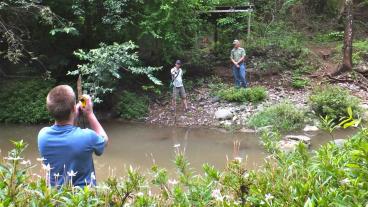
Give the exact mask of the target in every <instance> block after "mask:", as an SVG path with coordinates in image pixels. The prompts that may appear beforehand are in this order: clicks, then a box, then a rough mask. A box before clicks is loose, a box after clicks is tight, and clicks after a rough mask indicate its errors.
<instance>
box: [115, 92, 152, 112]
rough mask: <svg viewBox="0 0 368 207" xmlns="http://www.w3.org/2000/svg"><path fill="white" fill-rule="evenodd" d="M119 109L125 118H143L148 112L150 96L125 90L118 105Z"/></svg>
mask: <svg viewBox="0 0 368 207" xmlns="http://www.w3.org/2000/svg"><path fill="white" fill-rule="evenodd" d="M117 111H118V113H119V115H120V117H122V118H124V119H141V118H143V117H144V116H146V115H147V113H148V98H147V97H145V96H139V95H137V94H135V93H132V92H128V91H123V93H122V94H121V96H120V101H119V103H118V105H117Z"/></svg>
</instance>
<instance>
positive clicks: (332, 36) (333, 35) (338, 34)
mask: <svg viewBox="0 0 368 207" xmlns="http://www.w3.org/2000/svg"><path fill="white" fill-rule="evenodd" d="M316 39H317V40H318V41H319V42H336V41H341V40H343V39H344V31H335V32H330V33H326V34H318V35H317V36H316Z"/></svg>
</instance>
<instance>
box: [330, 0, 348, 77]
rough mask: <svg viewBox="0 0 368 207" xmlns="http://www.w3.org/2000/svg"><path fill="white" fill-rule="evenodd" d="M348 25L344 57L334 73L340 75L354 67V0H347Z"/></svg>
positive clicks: (345, 35)
mask: <svg viewBox="0 0 368 207" xmlns="http://www.w3.org/2000/svg"><path fill="white" fill-rule="evenodd" d="M345 4H346V5H345V8H346V26H345V34H344V46H343V59H342V64H340V65H339V66H338V68H337V69H336V71H335V72H334V73H333V74H332V75H338V74H341V73H344V72H348V71H352V69H353V60H352V52H353V11H352V10H353V0H346V2H345Z"/></svg>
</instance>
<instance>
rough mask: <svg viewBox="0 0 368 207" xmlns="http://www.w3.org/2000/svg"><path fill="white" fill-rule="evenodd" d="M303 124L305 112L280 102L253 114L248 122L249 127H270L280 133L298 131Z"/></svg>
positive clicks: (290, 104)
mask: <svg viewBox="0 0 368 207" xmlns="http://www.w3.org/2000/svg"><path fill="white" fill-rule="evenodd" d="M304 122H305V111H304V110H303V109H299V108H297V107H295V105H293V104H292V103H289V102H282V103H279V104H276V105H272V106H269V107H267V108H265V109H263V110H262V111H259V112H258V113H256V114H254V115H253V116H252V117H251V118H250V119H249V121H248V125H249V126H251V127H255V128H259V127H265V126H272V127H273V128H274V129H277V130H280V131H290V130H294V129H299V128H301V127H302V126H303V124H304Z"/></svg>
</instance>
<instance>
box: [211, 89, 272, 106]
mask: <svg viewBox="0 0 368 207" xmlns="http://www.w3.org/2000/svg"><path fill="white" fill-rule="evenodd" d="M218 96H219V97H220V98H222V99H224V100H226V101H230V102H245V101H249V102H254V103H258V102H262V101H263V100H264V99H265V98H266V97H267V90H266V89H265V88H264V87H262V86H255V87H251V88H246V89H245V88H236V87H230V88H225V89H221V90H220V91H218Z"/></svg>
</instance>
